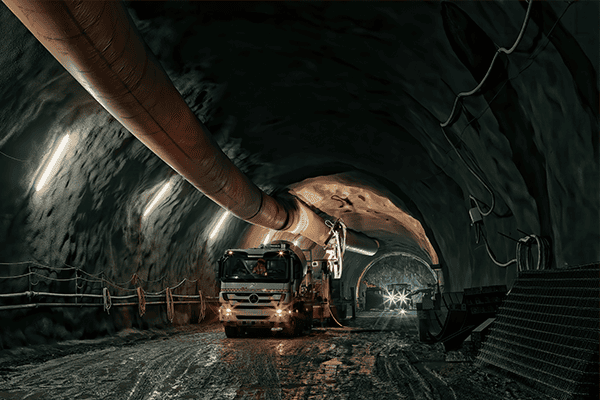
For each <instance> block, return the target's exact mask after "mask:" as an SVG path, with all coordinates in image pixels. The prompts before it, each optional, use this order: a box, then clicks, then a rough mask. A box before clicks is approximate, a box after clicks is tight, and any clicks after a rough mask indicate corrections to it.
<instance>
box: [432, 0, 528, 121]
mask: <svg viewBox="0 0 600 400" xmlns="http://www.w3.org/2000/svg"><path fill="white" fill-rule="evenodd" d="M528 3H529V4H528V5H527V12H526V14H525V19H524V20H523V25H522V26H521V31H520V32H519V35H518V36H517V39H516V40H515V43H514V44H513V45H512V47H511V48H510V49H508V50H507V49H506V48H504V47H500V48H499V49H498V50H496V53H494V58H492V62H491V63H490V67H489V68H488V70H487V72H486V73H485V76H484V77H483V79H482V80H481V82H479V84H478V85H477V86H476V87H475V88H474V89H473V90H471V91H469V92H461V93H459V94H457V95H456V98H455V99H454V105H453V106H452V111H451V112H450V115H449V116H448V119H447V120H446V122H442V123H440V126H441V127H442V128H445V127H446V126H448V125H449V124H450V121H452V119H453V118H454V113H455V112H456V106H457V104H458V102H459V101H460V99H461V98H462V97H469V96H472V95H473V94H475V93H477V92H478V91H479V89H481V87H482V86H483V84H484V83H485V81H486V80H487V78H488V76H489V75H490V73H491V72H492V68H493V67H494V63H495V62H496V58H498V54H500V53H504V54H507V55H508V54H511V53H512V52H513V51H514V50H515V49H516V48H517V46H518V45H519V42H520V41H521V39H522V38H523V35H524V33H525V29H526V28H527V23H528V22H529V13H530V12H531V5H532V4H533V0H529V1H528Z"/></svg>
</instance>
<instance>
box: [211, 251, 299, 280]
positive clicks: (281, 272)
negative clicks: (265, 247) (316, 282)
mask: <svg viewBox="0 0 600 400" xmlns="http://www.w3.org/2000/svg"><path fill="white" fill-rule="evenodd" d="M289 265H290V264H289V256H287V255H283V256H280V255H279V254H278V253H277V252H269V253H265V254H263V255H262V256H254V255H252V256H249V255H247V254H245V253H234V254H232V255H230V256H226V257H225V258H224V259H223V260H222V263H221V267H220V274H219V275H220V278H221V281H223V282H238V281H262V282H288V281H289V276H290V274H289Z"/></svg>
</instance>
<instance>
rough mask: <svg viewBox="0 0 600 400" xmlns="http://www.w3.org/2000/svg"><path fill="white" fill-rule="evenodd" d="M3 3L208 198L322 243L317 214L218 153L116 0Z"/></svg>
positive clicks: (16, 0)
mask: <svg viewBox="0 0 600 400" xmlns="http://www.w3.org/2000/svg"><path fill="white" fill-rule="evenodd" d="M3 1H4V3H5V4H6V5H7V7H8V8H9V9H10V10H11V11H12V12H13V13H14V14H15V15H16V16H17V18H19V19H20V20H21V22H22V23H23V24H24V25H25V26H26V27H27V29H29V31H31V33H32V34H33V35H34V36H35V37H36V38H37V39H38V40H39V41H40V42H41V43H42V45H43V46H44V47H45V48H46V49H48V51H50V53H52V55H53V56H54V57H55V58H56V59H57V60H58V61H59V62H60V63H61V64H62V65H63V66H64V67H65V68H66V69H67V71H69V73H70V74H71V75H73V77H74V78H75V79H76V80H77V81H78V82H79V83H80V84H81V85H82V86H83V87H84V88H85V89H86V90H87V91H88V92H89V93H90V94H91V95H92V96H93V97H94V98H95V99H96V100H97V101H98V102H99V103H100V104H101V105H102V106H103V107H104V108H105V109H106V110H107V111H108V112H109V113H110V114H112V115H113V116H114V117H115V118H116V119H117V120H118V121H119V122H120V123H121V124H122V125H123V126H124V127H125V128H126V129H127V130H129V132H131V133H132V134H133V135H134V136H136V137H137V138H138V139H139V140H140V141H141V142H142V143H144V144H145V145H146V146H147V147H148V148H149V149H150V150H152V151H153V152H154V153H155V154H156V155H158V156H159V157H160V158H161V159H162V160H163V161H165V162H166V163H167V164H168V165H169V166H170V167H171V168H173V169H174V170H175V171H177V172H178V173H179V174H181V175H182V176H183V177H184V178H185V179H186V180H187V181H188V182H190V183H191V184H192V185H194V186H195V187H196V188H197V189H198V190H200V191H201V192H202V193H204V194H205V195H206V196H207V197H209V198H210V199H212V200H213V201H214V202H216V203H217V204H219V205H220V206H221V207H223V208H225V209H227V210H229V211H230V212H231V213H233V214H234V215H236V216H237V217H239V218H241V219H243V220H245V221H247V222H249V223H252V224H255V225H260V226H263V227H265V228H269V229H275V230H285V231H290V232H293V233H296V234H299V235H302V236H304V237H307V238H308V239H310V240H312V241H313V242H315V243H317V244H319V245H321V246H323V245H325V244H326V241H327V239H328V238H329V229H328V227H327V226H326V225H325V223H324V221H323V219H322V218H321V217H320V216H318V215H317V214H316V213H314V212H313V211H312V210H311V209H310V208H309V207H307V206H306V205H305V204H303V203H301V202H299V201H297V202H296V203H297V209H292V210H290V209H285V208H284V206H283V205H282V204H281V203H280V202H278V201H277V200H275V199H274V198H273V197H271V196H269V195H267V194H266V193H264V192H263V191H262V190H260V189H259V188H258V187H257V186H256V185H254V184H253V183H252V182H251V181H250V180H249V179H248V178H247V177H246V176H245V175H244V174H243V173H242V172H241V171H240V170H239V169H238V168H237V167H236V166H235V165H234V164H233V163H232V162H231V160H230V159H229V158H228V157H227V156H226V155H225V154H224V153H223V151H222V150H221V149H220V148H219V146H218V145H217V144H216V142H215V140H214V139H213V137H212V136H211V135H210V133H209V132H208V130H207V129H206V127H205V126H204V124H202V122H201V121H200V120H199V119H198V118H197V117H196V116H195V115H194V113H193V112H192V111H191V109H190V108H189V106H188V105H187V104H186V103H185V101H184V99H183V98H182V97H181V95H180V94H179V92H178V91H177V89H176V88H175V86H174V85H173V83H172V82H171V80H170V79H169V77H168V76H167V74H166V73H165V71H164V70H163V68H162V66H161V65H160V63H159V62H158V61H157V60H156V58H155V57H154V55H153V54H152V52H151V51H150V49H148V48H147V46H146V45H145V43H144V41H143V39H142V37H141V36H140V34H139V32H138V31H137V29H136V28H135V26H134V24H133V22H132V21H131V19H130V17H129V14H128V13H127V10H126V9H125V7H124V6H123V4H122V3H121V2H120V1H75V0H66V1H60V2H55V1H39V0H3ZM370 247H371V248H372V247H373V243H372V246H370ZM374 247H375V248H377V244H376V243H374Z"/></svg>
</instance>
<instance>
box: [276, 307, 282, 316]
mask: <svg viewBox="0 0 600 400" xmlns="http://www.w3.org/2000/svg"><path fill="white" fill-rule="evenodd" d="M275 313H276V314H277V316H278V317H281V315H282V313H283V310H282V309H281V308H278V309H277V311H275Z"/></svg>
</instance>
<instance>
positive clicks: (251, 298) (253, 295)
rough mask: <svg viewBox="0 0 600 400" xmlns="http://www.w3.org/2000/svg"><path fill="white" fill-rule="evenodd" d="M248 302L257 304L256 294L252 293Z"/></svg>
mask: <svg viewBox="0 0 600 400" xmlns="http://www.w3.org/2000/svg"><path fill="white" fill-rule="evenodd" d="M248 300H250V303H252V304H256V303H258V295H257V294H256V293H252V294H251V295H250V297H249V298H248Z"/></svg>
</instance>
